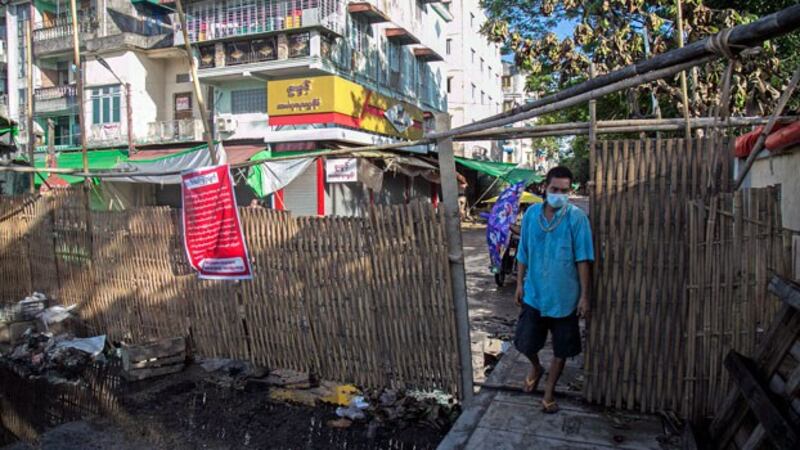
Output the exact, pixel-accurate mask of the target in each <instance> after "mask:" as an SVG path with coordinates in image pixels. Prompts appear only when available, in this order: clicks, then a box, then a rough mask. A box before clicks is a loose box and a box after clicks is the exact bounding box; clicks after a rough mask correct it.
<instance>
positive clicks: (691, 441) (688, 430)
mask: <svg viewBox="0 0 800 450" xmlns="http://www.w3.org/2000/svg"><path fill="white" fill-rule="evenodd" d="M681 448H682V449H683V450H697V449H698V447H697V438H696V437H695V433H694V427H692V424H691V423H690V422H686V425H684V426H683V433H682V434H681Z"/></svg>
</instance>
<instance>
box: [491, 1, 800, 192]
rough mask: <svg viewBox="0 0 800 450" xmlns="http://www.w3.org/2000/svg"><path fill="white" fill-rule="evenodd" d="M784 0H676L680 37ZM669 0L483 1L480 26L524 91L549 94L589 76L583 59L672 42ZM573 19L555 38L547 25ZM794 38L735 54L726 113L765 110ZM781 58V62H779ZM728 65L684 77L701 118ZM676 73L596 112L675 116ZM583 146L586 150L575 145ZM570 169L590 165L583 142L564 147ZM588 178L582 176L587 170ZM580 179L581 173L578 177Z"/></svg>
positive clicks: (790, 65) (638, 52) (628, 56)
mask: <svg viewBox="0 0 800 450" xmlns="http://www.w3.org/2000/svg"><path fill="white" fill-rule="evenodd" d="M792 3H795V2H794V1H791V0H777V1H772V0H750V1H748V0H734V1H722V0H713V1H712V0H709V1H702V0H683V2H682V4H683V5H682V12H683V18H684V36H685V41H686V42H687V43H688V42H692V41H694V40H698V39H701V38H703V37H705V36H707V35H710V34H713V33H717V32H719V31H720V30H722V29H724V28H726V27H732V26H735V25H738V24H742V23H747V22H750V21H753V20H756V19H757V18H759V17H761V16H763V15H765V14H768V13H771V12H774V11H777V10H780V9H782V8H784V7H786V6H788V5H790V4H792ZM676 5H677V2H676V1H675V0H666V1H664V0H661V1H654V0H587V1H578V0H484V2H483V6H484V7H485V8H486V11H487V16H488V20H487V21H486V22H485V23H484V26H483V28H482V32H483V33H484V34H485V35H486V36H487V38H488V39H489V40H490V41H493V42H497V43H501V44H503V45H504V48H505V51H506V52H507V53H511V54H512V55H513V57H514V61H515V64H516V65H517V66H518V67H520V68H521V69H522V70H523V71H526V72H527V73H529V77H528V80H527V88H528V90H530V91H532V92H536V93H538V94H539V95H547V94H549V93H552V92H555V91H558V90H560V89H563V88H564V87H567V86H569V85H572V84H575V83H579V82H582V81H584V80H585V79H586V78H587V74H588V71H589V70H588V67H589V64H590V62H594V64H595V67H596V70H597V72H598V74H602V73H606V72H609V71H612V70H615V69H618V68H620V67H622V66H625V65H628V64H631V63H633V62H635V61H639V60H643V59H646V58H648V57H651V56H652V55H655V54H659V53H663V52H665V51H667V50H671V49H673V48H677V26H676V23H675V18H676V17H677V8H676ZM564 23H568V24H570V25H571V28H572V30H571V33H569V35H568V36H566V37H565V38H564V39H561V40H559V38H558V37H557V36H556V34H555V33H553V31H552V30H554V29H556V28H557V27H558V26H559V25H562V26H563V24H564ZM798 52H800V37H799V35H798V33H794V34H792V35H790V36H788V37H784V38H781V39H778V40H776V41H775V42H768V43H765V44H764V45H763V46H762V47H760V49H759V52H758V53H757V54H755V55H748V56H744V57H742V58H740V63H739V64H738V67H737V69H736V71H735V72H734V74H735V75H734V78H733V80H732V81H733V82H732V102H731V103H732V104H731V108H732V112H733V113H734V114H737V113H739V114H741V113H746V114H767V113H769V112H770V111H771V110H772V108H773V106H774V103H775V101H776V100H777V98H778V96H779V94H780V91H781V89H782V88H783V86H784V84H785V83H786V82H787V81H788V79H789V76H788V75H787V73H788V72H790V71H791V70H793V69H794V66H795V65H796V64H797V63H798V60H800V56H798ZM782 62H783V63H784V64H782ZM725 64H726V62H725V61H718V62H714V63H711V64H707V65H706V66H704V67H702V68H701V69H700V70H696V71H692V72H691V76H690V77H689V91H690V94H689V107H690V113H691V114H692V115H694V116H707V115H708V114H709V112H710V111H712V108H713V107H715V106H717V105H718V103H719V87H720V85H721V82H720V81H721V77H722V73H723V70H724V67H725ZM681 102H682V97H681V92H680V87H679V83H678V77H677V76H676V77H674V78H673V79H669V80H660V81H658V82H653V83H648V84H645V85H641V86H639V87H637V88H636V89H632V90H630V91H628V92H625V93H617V94H614V95H609V96H606V97H604V98H602V99H601V100H599V101H598V114H597V116H598V119H601V120H604V119H605V120H607V119H621V118H641V117H655V116H658V115H660V116H662V117H681V116H682V104H681ZM585 112H586V107H585V106H582V107H580V108H573V109H570V110H566V111H561V112H558V113H555V114H553V115H550V116H548V117H544V118H541V119H540V120H541V121H542V122H545V123H548V122H561V121H570V120H586V113H585ZM581 147H584V148H581ZM568 153H571V157H572V159H571V160H568V161H570V162H571V163H572V164H574V167H573V169H576V171H577V172H583V170H580V169H579V167H583V166H584V165H585V166H588V164H586V162H585V161H582V159H583V160H585V154H586V151H585V140H582V139H574V140H573V141H572V144H571V152H568ZM587 176H588V173H587ZM581 181H585V180H581Z"/></svg>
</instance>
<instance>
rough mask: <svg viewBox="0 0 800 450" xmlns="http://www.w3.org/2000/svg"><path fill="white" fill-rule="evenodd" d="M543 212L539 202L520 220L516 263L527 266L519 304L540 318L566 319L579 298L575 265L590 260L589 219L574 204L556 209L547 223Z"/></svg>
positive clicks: (591, 253)
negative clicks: (530, 309) (537, 313)
mask: <svg viewBox="0 0 800 450" xmlns="http://www.w3.org/2000/svg"><path fill="white" fill-rule="evenodd" d="M543 211H544V204H543V203H539V204H536V205H533V206H532V207H530V208H528V210H527V211H526V212H525V215H524V216H523V218H522V228H521V230H520V231H521V232H520V241H519V248H518V249H517V260H518V261H519V262H521V263H522V264H525V265H526V266H527V270H526V272H525V280H524V284H523V290H524V293H523V294H524V297H523V301H524V302H525V303H527V304H528V305H530V306H532V307H533V308H536V309H538V310H539V311H540V312H541V314H542V316H545V317H566V316H568V315H570V314H572V312H573V311H575V308H576V307H577V306H578V300H579V299H580V295H581V285H580V279H579V277H578V267H577V263H578V262H581V261H594V246H593V244H592V230H591V227H590V226H589V218H588V217H587V216H586V214H585V213H584V212H583V211H581V209H580V208H578V207H577V206H575V205H571V204H568V205H566V206H564V207H563V208H561V209H559V210H558V211H556V213H555V215H554V216H553V220H551V221H548V220H547V219H546V218H545V216H544V212H543ZM559 215H563V217H560V216H559ZM557 222H558V225H555V224H556V223H557ZM550 228H552V229H551V230H550V231H546V230H547V229H550Z"/></svg>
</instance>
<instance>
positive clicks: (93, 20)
mask: <svg viewBox="0 0 800 450" xmlns="http://www.w3.org/2000/svg"><path fill="white" fill-rule="evenodd" d="M97 28H98V22H97V16H96V15H95V13H94V10H90V11H87V12H85V13H83V14H81V17H79V18H78V30H79V36H81V37H86V34H94V32H95V31H97ZM66 37H69V38H72V20H71V19H70V18H69V17H58V18H56V19H55V20H53V21H52V22H51V23H48V24H39V25H38V26H37V28H36V29H35V30H33V42H44V41H49V40H53V39H62V38H66Z"/></svg>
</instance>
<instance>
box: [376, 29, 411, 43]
mask: <svg viewBox="0 0 800 450" xmlns="http://www.w3.org/2000/svg"><path fill="white" fill-rule="evenodd" d="M384 33H385V34H386V39H388V40H390V41H393V42H396V43H398V44H400V45H414V44H419V39H418V38H417V37H416V36H414V35H413V34H411V32H410V31H408V30H406V29H405V28H387V29H386V30H385V31H384Z"/></svg>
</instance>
